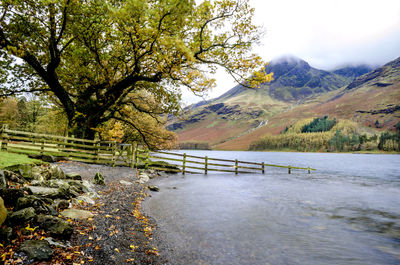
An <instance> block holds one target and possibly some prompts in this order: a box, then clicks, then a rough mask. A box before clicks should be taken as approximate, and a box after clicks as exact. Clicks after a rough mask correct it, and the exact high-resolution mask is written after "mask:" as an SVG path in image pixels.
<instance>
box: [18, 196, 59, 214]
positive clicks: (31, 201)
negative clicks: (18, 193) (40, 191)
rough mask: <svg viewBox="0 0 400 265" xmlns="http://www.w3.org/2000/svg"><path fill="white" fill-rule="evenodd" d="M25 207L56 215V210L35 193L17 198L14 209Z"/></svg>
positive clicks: (37, 211)
mask: <svg viewBox="0 0 400 265" xmlns="http://www.w3.org/2000/svg"><path fill="white" fill-rule="evenodd" d="M27 207H33V208H34V209H35V212H36V213H42V214H51V215H58V212H57V211H56V210H55V209H54V208H53V207H51V206H47V205H46V203H45V202H44V201H43V200H42V199H41V198H39V197H37V196H35V195H26V196H24V197H21V198H19V199H18V201H17V204H16V205H15V208H14V209H15V210H20V209H23V208H27Z"/></svg>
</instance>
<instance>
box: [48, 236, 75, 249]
mask: <svg viewBox="0 0 400 265" xmlns="http://www.w3.org/2000/svg"><path fill="white" fill-rule="evenodd" d="M43 240H46V241H47V242H48V243H49V245H50V246H52V247H56V248H68V247H71V246H70V244H68V245H64V244H63V243H62V242H60V241H57V240H55V239H54V238H52V237H46V238H45V239H43Z"/></svg>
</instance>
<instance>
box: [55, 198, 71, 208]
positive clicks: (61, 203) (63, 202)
mask: <svg viewBox="0 0 400 265" xmlns="http://www.w3.org/2000/svg"><path fill="white" fill-rule="evenodd" d="M52 206H53V207H54V208H55V209H56V210H57V211H60V210H64V209H68V207H69V201H67V200H61V199H56V200H54V203H53V205H52Z"/></svg>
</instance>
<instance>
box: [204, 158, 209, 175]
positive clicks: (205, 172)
mask: <svg viewBox="0 0 400 265" xmlns="http://www.w3.org/2000/svg"><path fill="white" fill-rule="evenodd" d="M207 171H208V157H207V156H206V157H204V174H206V175H207Z"/></svg>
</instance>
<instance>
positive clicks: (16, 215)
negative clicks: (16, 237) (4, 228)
mask: <svg viewBox="0 0 400 265" xmlns="http://www.w3.org/2000/svg"><path fill="white" fill-rule="evenodd" d="M35 216H36V212H35V209H34V208H33V207H28V208H24V209H22V210H19V211H16V212H13V213H12V214H11V215H10V217H9V218H8V220H7V222H8V223H9V224H10V225H12V226H14V225H18V224H23V223H25V222H28V221H30V220H32V219H33V217H35Z"/></svg>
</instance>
